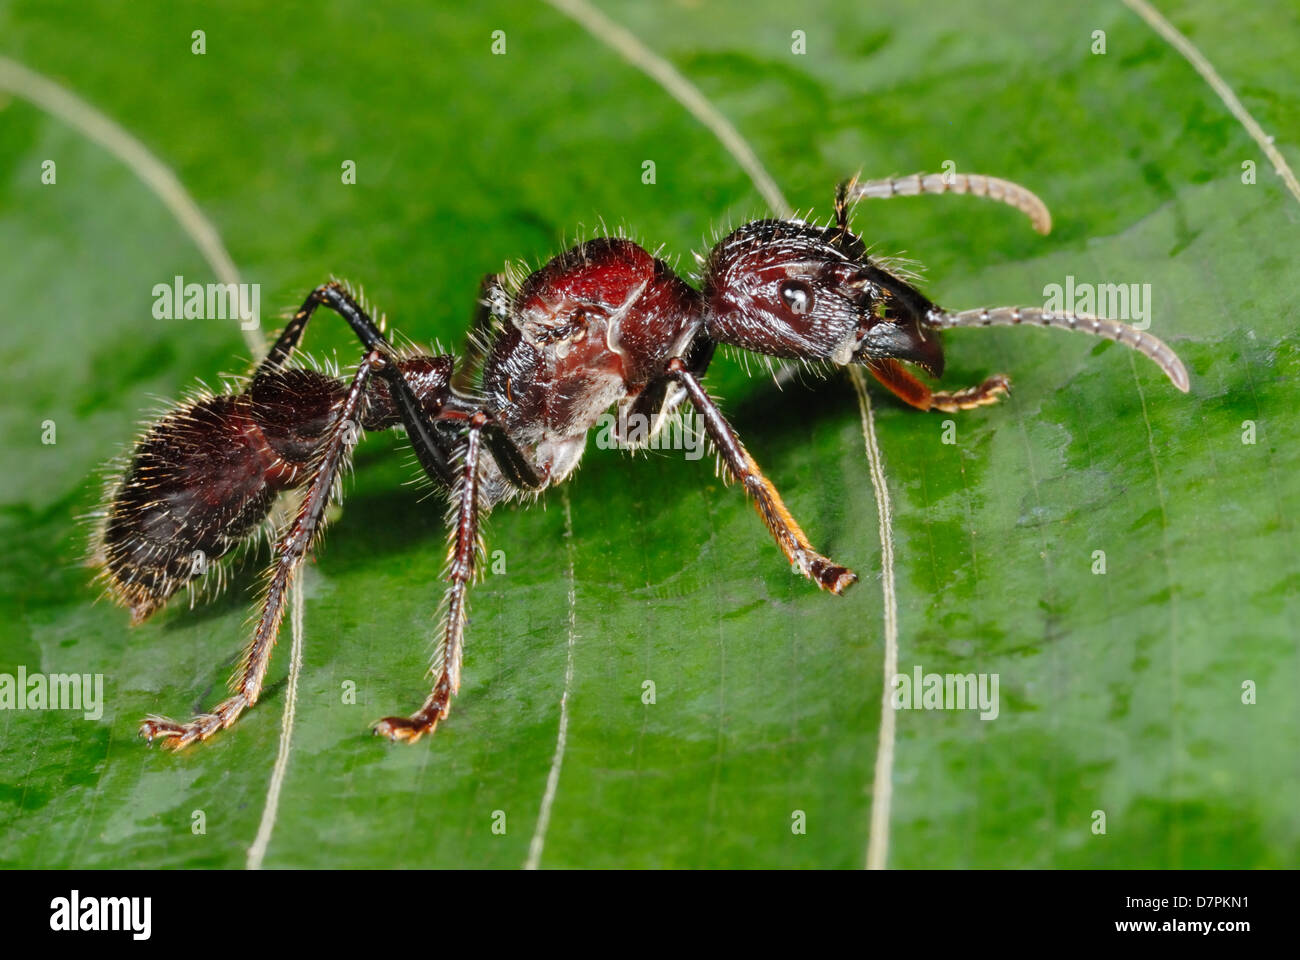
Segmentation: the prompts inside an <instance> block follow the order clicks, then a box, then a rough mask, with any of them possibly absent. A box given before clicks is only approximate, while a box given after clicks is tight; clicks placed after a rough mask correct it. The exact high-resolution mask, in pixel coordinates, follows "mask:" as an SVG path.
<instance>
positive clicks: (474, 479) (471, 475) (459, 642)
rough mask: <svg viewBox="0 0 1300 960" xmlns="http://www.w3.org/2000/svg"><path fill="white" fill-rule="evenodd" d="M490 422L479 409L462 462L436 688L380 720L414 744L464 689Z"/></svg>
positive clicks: (386, 730) (379, 731)
mask: <svg viewBox="0 0 1300 960" xmlns="http://www.w3.org/2000/svg"><path fill="white" fill-rule="evenodd" d="M487 424H488V415H487V414H486V413H482V412H480V413H477V414H475V415H474V417H473V418H472V419H471V420H470V423H469V432H468V434H467V436H466V441H465V457H464V461H463V462H462V464H461V475H460V488H459V497H460V503H459V509H458V511H457V518H456V532H455V535H454V537H453V539H452V546H451V550H450V552H449V553H448V557H447V560H448V564H447V580H448V585H447V595H446V599H445V601H444V602H445V603H446V605H447V619H446V625H445V630H444V633H443V638H442V644H441V645H440V646H439V648H438V652H437V653H436V655H435V656H434V661H433V673H434V675H435V676H436V677H437V679H436V680H435V681H434V685H433V692H431V693H430V694H429V696H428V699H426V700H425V701H424V705H423V706H421V707H420V709H419V710H417V711H415V713H413V714H411V715H410V716H409V717H385V718H384V719H383V720H380V721H379V722H378V723H377V724H375V734H376V735H378V736H384V737H387V738H388V739H389V740H405V741H407V742H409V743H414V742H415V741H416V740H419V739H420V737H422V736H424V734H426V733H432V732H433V730H434V728H435V727H437V725H438V721H439V720H441V719H443V718H444V717H446V716H447V713H448V712H449V711H450V710H451V698H452V697H454V696H455V695H456V692H457V691H458V690H459V689H460V660H461V652H462V646H463V641H464V637H465V614H466V594H467V592H468V590H469V584H470V582H471V581H472V580H473V579H474V561H475V558H476V556H477V555H478V553H479V551H480V549H481V545H480V543H479V507H478V481H479V476H478V469H479V452H480V449H481V440H482V434H483V429H484V427H486V426H487Z"/></svg>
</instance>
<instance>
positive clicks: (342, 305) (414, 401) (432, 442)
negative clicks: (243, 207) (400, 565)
mask: <svg viewBox="0 0 1300 960" xmlns="http://www.w3.org/2000/svg"><path fill="white" fill-rule="evenodd" d="M321 305H324V306H326V307H329V308H330V309H331V310H333V311H334V312H335V313H337V314H338V315H339V316H341V317H342V318H343V319H344V320H346V321H347V322H348V326H350V327H351V328H352V330H353V331H354V332H355V333H356V335H357V337H358V338H359V339H360V340H361V343H362V345H363V346H364V347H365V348H366V349H367V350H375V349H377V350H379V355H380V358H381V360H383V361H384V362H383V363H382V364H378V365H376V366H375V372H376V373H377V374H379V376H381V377H383V379H384V381H385V382H386V383H387V384H388V390H389V393H390V394H391V395H392V398H393V401H394V403H395V404H396V406H397V411H398V413H399V415H400V416H401V418H402V424H403V425H404V426H405V427H406V433H407V436H409V437H410V440H411V446H412V447H413V448H414V449H415V456H416V459H418V460H419V461H420V466H421V467H422V468H423V469H424V472H425V473H427V474H428V475H429V476H430V477H433V478H437V479H440V480H442V481H443V482H444V483H451V482H452V479H453V478H454V476H455V473H454V471H453V469H452V465H451V463H450V462H449V461H448V460H447V457H446V454H445V453H444V452H443V444H441V443H440V442H439V439H438V437H437V435H436V434H435V432H434V430H433V427H432V425H431V423H430V420H429V417H428V415H427V413H426V411H425V409H424V407H423V405H422V404H421V403H420V400H419V398H417V397H416V395H415V391H414V389H413V388H412V386H411V384H410V383H409V382H408V381H407V379H406V377H405V376H404V375H403V374H402V370H401V365H400V364H399V363H398V362H397V356H396V355H395V354H394V353H393V348H392V345H391V344H390V343H389V342H388V340H387V338H385V337H384V333H383V331H382V330H380V329H379V327H378V325H376V324H375V322H374V321H373V320H371V319H370V316H369V315H368V314H367V313H366V311H365V310H364V309H362V307H361V304H359V303H357V301H356V300H354V299H353V298H352V296H351V294H349V293H348V292H347V291H346V290H345V289H344V288H343V284H341V283H339V282H338V281H337V280H331V281H330V282H329V283H323V284H321V285H320V286H319V287H317V288H316V289H315V290H313V291H312V292H311V293H310V294H308V295H307V299H306V300H304V301H303V304H302V306H301V307H299V308H298V312H297V313H295V314H294V315H293V317H292V319H290V321H289V325H288V326H286V327H285V328H284V330H283V331H282V332H281V333H280V336H279V337H278V338H277V339H276V341H275V344H274V346H272V347H271V350H270V352H269V353H267V355H266V358H265V359H264V360H263V361H262V362H261V363H260V364H258V367H257V371H256V374H262V373H269V372H271V371H273V370H277V369H279V368H280V367H282V366H283V365H284V364H285V362H286V361H287V360H288V359H289V357H290V356H291V355H292V354H293V351H294V350H295V349H296V348H297V346H298V344H299V342H300V341H301V340H302V336H303V333H304V332H305V331H306V329H307V324H308V322H309V321H310V320H311V317H312V314H314V313H315V312H316V308H317V307H319V306H321ZM256 374H255V375H256Z"/></svg>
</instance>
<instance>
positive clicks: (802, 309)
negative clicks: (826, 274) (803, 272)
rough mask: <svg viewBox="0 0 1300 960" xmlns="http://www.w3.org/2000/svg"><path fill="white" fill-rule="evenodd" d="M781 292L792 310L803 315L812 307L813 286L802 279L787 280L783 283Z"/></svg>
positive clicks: (782, 297)
mask: <svg viewBox="0 0 1300 960" xmlns="http://www.w3.org/2000/svg"><path fill="white" fill-rule="evenodd" d="M779 292H780V294H781V299H782V300H784V301H785V305H786V306H787V307H789V308H790V310H791V312H793V313H797V314H799V315H800V316H802V315H804V314H806V313H808V311H810V310H811V309H812V304H813V292H812V287H810V286H808V284H806V283H804V282H803V281H802V280H787V281H785V283H783V284H781V288H780V291H779Z"/></svg>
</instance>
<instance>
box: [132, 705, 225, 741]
mask: <svg viewBox="0 0 1300 960" xmlns="http://www.w3.org/2000/svg"><path fill="white" fill-rule="evenodd" d="M222 726H223V724H222V722H221V718H220V717H219V716H217V715H216V714H215V713H202V714H199V715H198V716H197V717H195V718H194V719H193V720H191V721H190V722H189V723H177V722H176V721H175V720H170V719H168V718H167V717H159V716H156V715H151V716H149V717H147V718H146V719H145V721H144V722H143V723H141V724H140V736H142V737H144V739H145V740H146V741H147V742H148V743H149V744H150V745H151V746H152V744H153V742H154V739H155V738H161V739H162V741H163V745H164V746H166V747H167V748H168V749H171V750H180V749H181V748H182V747H187V746H189V745H190V744H191V743H193V742H194V741H195V740H206V739H208V737H210V736H212V735H213V734H214V733H216V732H217V731H218V730H220V729H221V728H222Z"/></svg>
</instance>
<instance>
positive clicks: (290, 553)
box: [140, 348, 382, 749]
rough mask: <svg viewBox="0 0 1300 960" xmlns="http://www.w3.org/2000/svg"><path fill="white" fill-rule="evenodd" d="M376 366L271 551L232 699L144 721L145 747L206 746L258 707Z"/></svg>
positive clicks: (345, 407)
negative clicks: (186, 716)
mask: <svg viewBox="0 0 1300 960" xmlns="http://www.w3.org/2000/svg"><path fill="white" fill-rule="evenodd" d="M381 362H382V361H381V354H380V351H379V350H378V349H377V348H376V349H371V350H370V352H369V353H367V354H366V356H365V358H364V359H362V361H361V363H360V365H359V366H358V367H357V371H356V374H355V375H354V376H353V378H352V384H351V386H350V387H349V389H348V393H347V396H346V397H345V399H344V400H343V403H342V404H341V406H340V407H339V411H338V414H337V415H336V417H335V419H334V423H333V425H332V427H331V428H330V430H329V432H328V434H327V435H326V437H325V440H324V442H323V444H322V447H321V452H320V455H319V456H320V459H319V463H318V465H317V467H316V469H315V473H314V474H313V476H312V478H311V480H310V482H309V483H308V484H307V487H306V490H305V492H304V494H303V497H302V504H301V505H300V506H299V508H298V514H297V516H296V517H295V519H294V521H293V523H292V524H291V525H290V527H289V528H288V530H287V531H286V532H285V535H284V536H283V537H282V538H281V540H280V542H279V544H278V546H277V548H276V553H277V558H276V560H275V562H274V565H273V566H272V568H271V574H270V579H269V580H268V581H267V585H266V597H265V599H264V601H263V605H262V615H261V616H260V617H259V618H258V621H257V630H256V632H255V633H254V635H253V639H252V640H251V641H250V642H249V644H248V646H247V647H246V648H245V650H244V655H243V658H242V659H241V660H240V666H239V670H238V671H237V672H236V674H235V676H234V677H233V678H232V683H231V685H232V691H233V692H232V695H231V696H230V697H228V698H227V699H226V700H223V701H222V702H221V703H220V704H218V705H217V706H216V708H215V709H214V710H213V711H212V712H210V713H203V714H199V715H198V716H196V717H194V718H193V719H191V720H190V721H188V722H187V723H178V722H177V721H175V720H169V719H167V718H166V717H159V716H151V717H149V718H148V719H146V720H145V721H144V723H142V724H141V725H140V735H141V736H142V737H144V738H145V739H146V740H148V741H149V742H150V743H152V742H153V741H154V739H155V738H162V739H163V740H165V741H166V743H167V746H169V747H172V748H173V749H180V748H181V747H184V746H187V745H188V744H190V743H193V742H194V741H195V740H206V739H208V737H210V736H212V735H213V734H214V733H216V732H217V731H218V730H224V729H225V728H226V727H229V726H230V725H231V724H233V723H234V722H235V721H236V720H237V719H239V715H240V714H241V713H243V712H244V710H246V709H248V708H249V707H252V706H253V705H254V704H256V703H257V699H258V697H259V696H260V695H261V692H262V682H263V680H264V678H265V676H266V669H267V667H268V666H269V665H270V662H271V651H272V649H273V648H274V647H275V638H276V635H277V634H278V633H279V630H280V621H281V620H282V619H283V618H284V607H285V601H286V599H287V597H288V593H289V587H290V585H291V584H292V582H293V578H294V576H295V575H296V574H297V572H298V567H299V566H300V565H301V564H302V561H303V559H304V558H305V557H306V556H307V554H308V552H310V550H311V547H312V545H313V544H314V542H315V540H316V536H317V534H318V533H319V532H320V530H321V528H322V526H323V522H324V516H325V509H326V507H327V506H328V505H329V500H330V496H331V494H332V493H333V491H334V486H335V483H336V482H337V480H338V477H339V474H340V473H341V471H342V469H343V467H344V465H345V463H346V461H347V455H348V451H349V448H350V447H351V445H352V443H353V442H354V441H355V439H356V432H357V431H358V430H359V429H360V427H359V424H360V422H361V417H360V412H361V406H362V403H363V401H364V398H365V389H366V383H367V382H368V381H369V379H370V374H371V372H372V371H373V370H374V369H375V368H376V366H377V365H379V364H380V363H381Z"/></svg>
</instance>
